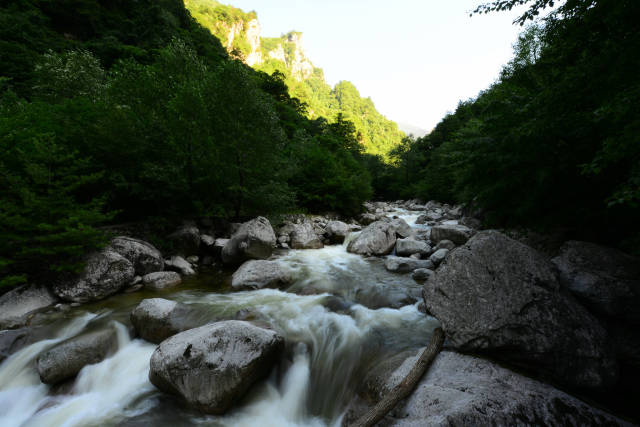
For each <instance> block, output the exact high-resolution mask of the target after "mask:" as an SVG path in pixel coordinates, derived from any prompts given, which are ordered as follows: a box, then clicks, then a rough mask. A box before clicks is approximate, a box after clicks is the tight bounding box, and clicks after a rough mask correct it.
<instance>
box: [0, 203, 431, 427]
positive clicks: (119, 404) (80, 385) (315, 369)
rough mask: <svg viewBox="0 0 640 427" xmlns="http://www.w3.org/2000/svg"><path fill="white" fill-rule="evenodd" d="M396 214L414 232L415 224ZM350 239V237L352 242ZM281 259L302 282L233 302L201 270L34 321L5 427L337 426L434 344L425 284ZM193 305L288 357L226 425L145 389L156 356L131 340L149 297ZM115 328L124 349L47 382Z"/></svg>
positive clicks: (2, 409) (2, 405)
mask: <svg viewBox="0 0 640 427" xmlns="http://www.w3.org/2000/svg"><path fill="white" fill-rule="evenodd" d="M389 215H397V216H399V217H401V218H403V219H405V220H406V221H407V222H408V223H409V224H410V225H412V226H414V227H416V228H424V227H425V226H416V225H415V220H416V217H417V215H412V214H411V213H410V212H407V211H403V210H398V211H394V212H390V213H389ZM352 237H353V236H350V238H352ZM347 243H348V242H345V244H344V245H335V246H326V247H324V248H323V249H313V250H291V251H281V252H276V253H275V254H274V256H273V259H277V260H278V262H280V263H282V265H283V266H285V267H286V268H288V269H290V270H291V271H292V273H293V275H294V277H295V281H294V283H293V284H292V285H291V286H290V287H289V288H288V289H286V290H275V289H261V290H255V291H246V292H232V290H231V288H230V285H229V283H230V276H229V273H225V272H221V271H210V272H202V273H201V274H200V275H198V276H197V277H196V278H193V279H189V280H187V281H185V282H184V283H183V285H181V286H179V287H176V288H173V289H170V290H167V291H163V292H149V291H143V292H137V293H131V294H119V295H115V296H113V297H111V298H109V299H107V300H105V301H102V302H100V303H97V304H92V305H83V306H79V307H74V308H69V309H67V310H64V311H52V312H49V313H45V314H43V315H39V316H37V317H36V318H35V319H34V320H33V322H32V326H31V327H33V328H37V329H38V334H39V336H43V337H45V339H43V340H41V341H38V342H36V343H34V344H31V345H29V346H27V347H25V348H23V349H22V350H20V351H18V352H17V353H14V354H13V355H11V356H10V357H9V358H8V359H6V360H5V361H4V362H3V363H2V364H1V365H0V426H1V427H5V426H7V427H9V426H10V427H16V426H34V427H36V426H37V427H41V426H129V427H133V426H149V425H154V426H172V427H178V426H318V427H320V426H339V425H340V423H341V419H342V416H343V414H344V411H345V409H346V405H347V404H348V403H349V401H350V399H351V398H352V397H353V396H354V395H355V392H356V389H357V387H358V385H359V384H360V383H361V382H362V381H363V379H364V377H365V376H366V374H367V373H368V372H370V371H371V370H372V369H373V368H374V367H375V366H376V365H377V364H378V363H380V362H381V361H383V360H385V358H387V357H389V356H390V355H392V354H396V353H399V352H402V351H405V350H409V349H416V350H417V349H418V348H420V347H423V346H425V345H427V343H428V341H429V339H430V337H431V334H432V331H433V330H434V329H435V327H436V326H437V325H438V323H437V321H436V320H435V319H434V318H432V317H430V316H427V315H425V314H424V313H422V312H421V311H419V309H418V308H419V304H420V302H421V296H420V295H421V293H420V292H421V286H420V285H419V284H418V283H416V282H415V281H414V280H413V279H412V278H411V276H410V275H398V274H394V273H390V272H388V271H386V270H385V268H384V264H383V261H384V259H383V258H363V257H361V256H359V255H354V254H350V253H348V252H347V251H346V245H347ZM152 297H160V298H166V299H171V300H175V301H179V302H182V303H185V304H188V305H190V306H192V307H193V308H194V309H196V310H195V311H197V313H199V314H200V315H201V316H202V319H201V320H202V322H203V323H205V322H208V321H215V320H219V319H232V318H242V319H250V320H254V321H256V322H258V323H262V324H267V325H269V326H270V327H271V328H273V329H275V330H277V331H278V332H280V333H281V334H282V335H283V336H284V337H285V339H286V342H287V350H286V352H285V357H283V360H282V361H281V362H280V364H279V366H277V367H276V368H275V369H274V370H273V372H272V374H271V376H270V377H269V378H268V379H267V380H266V381H263V382H262V383H259V384H257V385H256V386H254V387H253V388H252V390H251V392H250V393H249V395H248V396H246V398H245V400H244V401H243V402H242V404H241V405H239V406H237V407H236V408H234V409H233V410H231V411H230V412H229V413H228V414H226V415H225V416H206V415H202V414H200V413H198V412H196V411H194V410H191V409H189V408H188V407H185V406H184V405H182V404H181V403H180V402H179V400H178V399H177V398H176V397H174V396H169V395H166V394H164V393H161V392H160V391H158V390H157V389H156V388H155V387H154V386H153V385H152V384H151V383H150V382H149V379H148V375H149V359H150V357H151V354H152V353H153V351H154V350H155V348H156V345H154V344H150V343H148V342H146V341H143V340H140V339H133V338H132V331H133V329H132V327H131V323H130V321H129V313H130V312H131V310H133V308H134V307H135V306H136V305H137V304H138V303H139V302H140V301H141V300H142V299H144V298H152ZM106 327H108V328H114V329H115V330H116V332H117V336H118V348H117V351H116V352H115V353H114V354H113V355H112V356H110V357H109V358H107V359H105V360H103V361H102V362H100V363H97V364H94V365H89V366H86V367H85V368H84V369H82V371H81V372H80V373H79V374H78V376H77V377H76V378H75V379H74V380H73V381H70V382H68V383H64V384H61V385H56V386H48V385H45V384H42V383H41V382H40V379H39V377H38V373H37V371H36V369H35V361H36V359H37V357H38V355H39V354H40V353H41V352H42V351H44V350H46V349H48V348H50V347H52V346H53V345H55V344H57V343H59V342H61V341H63V340H65V339H68V338H70V337H73V336H75V335H77V334H79V333H81V332H83V331H86V330H87V329H94V328H106Z"/></svg>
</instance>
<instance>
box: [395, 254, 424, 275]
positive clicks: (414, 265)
mask: <svg viewBox="0 0 640 427" xmlns="http://www.w3.org/2000/svg"><path fill="white" fill-rule="evenodd" d="M384 268H386V269H387V270H388V271H391V272H392V273H411V272H412V271H414V270H416V269H418V268H427V269H431V268H433V262H431V261H430V260H428V259H415V258H404V257H397V256H389V257H387V259H386V260H385V261H384Z"/></svg>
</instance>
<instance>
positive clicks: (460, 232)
mask: <svg viewBox="0 0 640 427" xmlns="http://www.w3.org/2000/svg"><path fill="white" fill-rule="evenodd" d="M472 235H473V230H472V229H471V228H469V227H466V226H464V225H459V224H457V225H455V224H449V225H436V226H434V227H432V228H431V241H432V242H433V243H438V242H440V240H450V241H452V242H453V243H454V244H456V245H464V244H465V243H466V242H467V240H469V238H470V237H471V236H472Z"/></svg>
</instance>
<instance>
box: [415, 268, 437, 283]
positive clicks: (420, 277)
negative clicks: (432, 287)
mask: <svg viewBox="0 0 640 427" xmlns="http://www.w3.org/2000/svg"><path fill="white" fill-rule="evenodd" d="M433 274H434V272H433V270H429V269H428V268H416V269H415V270H413V274H412V275H411V276H412V277H413V280H415V281H418V282H423V281H425V280H428V279H429V278H430V277H431V276H433Z"/></svg>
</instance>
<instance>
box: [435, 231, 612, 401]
mask: <svg viewBox="0 0 640 427" xmlns="http://www.w3.org/2000/svg"><path fill="white" fill-rule="evenodd" d="M423 295H424V300H425V305H426V308H427V311H428V312H429V313H430V314H432V315H433V316H434V317H436V318H437V319H438V320H440V322H441V323H442V326H443V329H444V331H445V333H446V336H447V339H448V342H449V344H450V346H451V347H453V348H456V349H459V350H461V351H463V352H475V353H487V354H490V355H492V356H493V357H496V358H499V359H503V360H506V361H509V362H511V363H514V364H518V365H520V366H523V367H525V368H527V369H529V370H531V371H534V372H537V373H541V374H545V375H548V376H551V377H553V378H554V379H555V380H557V381H559V382H563V383H565V384H567V385H570V386H573V387H584V388H591V389H598V388H606V387H608V386H610V385H612V384H613V383H615V381H616V379H617V366H616V363H615V361H614V359H613V357H612V356H613V355H612V351H611V349H610V348H609V345H608V343H607V333H606V331H605V330H604V328H603V327H602V326H601V324H600V323H599V322H598V320H596V319H595V318H594V317H593V316H592V315H591V314H590V313H589V312H588V311H587V310H586V309H585V308H584V307H582V306H581V305H580V304H579V303H578V302H577V301H575V300H574V299H573V298H572V297H571V296H569V295H566V294H564V293H563V292H561V290H560V284H559V282H558V280H557V279H556V276H555V269H554V266H553V264H551V262H549V261H547V259H546V258H544V257H543V256H542V255H540V254H539V253H538V252H536V251H535V250H534V249H532V248H530V247H528V246H526V245H524V244H522V243H520V242H517V241H515V240H513V239H510V238H509V237H507V236H505V235H504V234H502V233H499V232H497V231H483V232H480V233H478V234H477V235H475V236H474V237H473V238H472V239H470V240H469V242H468V243H467V244H466V245H464V246H461V247H458V248H456V249H455V250H454V251H452V252H451V254H449V256H448V257H447V258H446V259H445V261H444V262H443V263H442V264H441V266H440V267H439V268H438V269H437V270H436V273H435V274H434V275H433V276H432V277H431V278H430V279H429V280H428V281H427V282H426V283H425V284H424V292H423Z"/></svg>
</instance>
